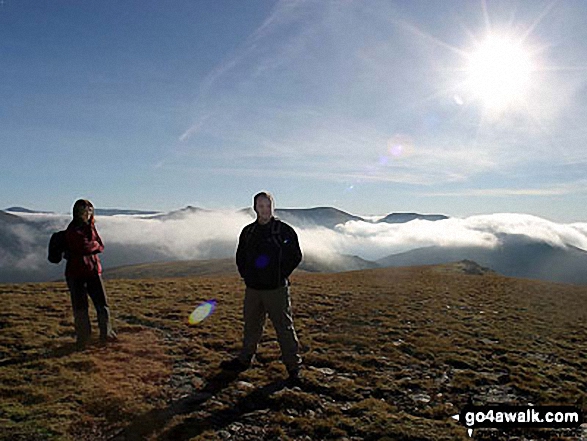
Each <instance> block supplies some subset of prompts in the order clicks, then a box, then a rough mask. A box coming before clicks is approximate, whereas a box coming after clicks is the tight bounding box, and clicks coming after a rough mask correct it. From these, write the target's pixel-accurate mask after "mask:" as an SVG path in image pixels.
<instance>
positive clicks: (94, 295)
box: [66, 275, 112, 344]
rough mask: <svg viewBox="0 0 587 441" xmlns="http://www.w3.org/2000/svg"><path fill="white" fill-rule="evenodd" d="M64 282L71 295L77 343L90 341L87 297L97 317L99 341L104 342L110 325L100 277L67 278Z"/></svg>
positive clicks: (110, 329)
mask: <svg viewBox="0 0 587 441" xmlns="http://www.w3.org/2000/svg"><path fill="white" fill-rule="evenodd" d="M66 281H67V286H68V287H69V292H70V294H71V306H72V307H73V322H74V325H75V335H76V338H77V342H78V343H79V344H85V343H86V342H87V341H88V340H89V339H90V334H91V326H90V316H89V314H88V296H90V298H91V299H92V303H93V304H94V307H95V308H96V313H97V315H98V328H99V329H100V339H101V340H105V339H106V338H107V337H108V336H109V335H110V334H111V333H112V324H111V322H110V309H109V307H108V302H107V300H106V291H105V290H104V283H103V282H102V277H101V276H99V275H95V276H92V277H81V278H78V277H75V278H74V277H67V278H66Z"/></svg>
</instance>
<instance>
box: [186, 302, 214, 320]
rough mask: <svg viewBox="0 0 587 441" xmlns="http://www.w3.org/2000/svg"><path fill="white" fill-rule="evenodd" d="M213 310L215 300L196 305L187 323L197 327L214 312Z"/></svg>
mask: <svg viewBox="0 0 587 441" xmlns="http://www.w3.org/2000/svg"><path fill="white" fill-rule="evenodd" d="M214 308H216V300H209V301H207V302H204V303H202V304H201V305H198V307H197V308H196V309H194V311H193V312H192V313H191V314H190V316H189V318H188V323H189V324H190V325H197V324H198V323H200V322H201V321H203V320H204V319H206V317H208V316H209V315H210V314H212V313H213V312H214Z"/></svg>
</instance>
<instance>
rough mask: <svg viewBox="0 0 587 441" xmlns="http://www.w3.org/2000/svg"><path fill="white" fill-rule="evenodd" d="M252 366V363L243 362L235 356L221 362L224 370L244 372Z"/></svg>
mask: <svg viewBox="0 0 587 441" xmlns="http://www.w3.org/2000/svg"><path fill="white" fill-rule="evenodd" d="M250 367H251V364H250V363H243V362H242V361H241V360H240V359H239V358H233V359H232V360H224V361H223V362H222V363H220V368H221V369H222V370H225V371H232V372H243V371H246V370H247V369H248V368H250Z"/></svg>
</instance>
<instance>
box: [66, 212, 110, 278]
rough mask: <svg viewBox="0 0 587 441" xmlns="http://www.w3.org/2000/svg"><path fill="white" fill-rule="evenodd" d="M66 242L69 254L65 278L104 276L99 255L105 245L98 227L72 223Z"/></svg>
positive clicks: (68, 229)
mask: <svg viewBox="0 0 587 441" xmlns="http://www.w3.org/2000/svg"><path fill="white" fill-rule="evenodd" d="M65 240H66V242H67V254H68V256H67V257H68V259H67V265H66V266H65V277H92V276H95V275H99V274H102V265H101V264H100V258H99V257H98V253H101V252H102V251H104V244H103V243H102V239H101V238H100V235H99V234H98V231H97V230H96V227H94V226H91V225H89V224H86V225H80V224H78V223H76V222H74V221H72V222H71V223H70V224H69V226H68V227H67V231H66V233H65Z"/></svg>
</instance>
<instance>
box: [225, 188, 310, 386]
mask: <svg viewBox="0 0 587 441" xmlns="http://www.w3.org/2000/svg"><path fill="white" fill-rule="evenodd" d="M253 208H254V210H255V213H257V220H256V221H255V222H253V223H252V224H249V225H247V226H246V227H245V228H243V230H242V232H241V234H240V237H239V241H238V247H237V251H236V264H237V267H238V271H239V273H240V275H241V277H242V278H243V279H244V282H245V285H246V289H245V302H244V308H243V315H244V336H243V348H242V350H241V352H240V354H239V356H238V357H237V358H235V359H233V360H231V361H228V362H224V363H222V365H221V366H222V367H223V368H225V369H229V370H234V371H244V370H246V369H248V368H249V366H250V365H251V363H252V361H253V357H254V355H255V353H256V351H257V345H258V344H259V341H260V340H261V336H262V334H263V328H264V327H265V320H266V317H267V315H269V318H270V319H271V322H272V323H273V327H274V328H275V331H276V333H277V339H278V341H279V346H280V348H281V356H282V360H283V363H284V364H285V367H286V368H287V371H288V374H289V378H288V379H289V381H290V382H295V381H297V380H298V379H299V372H300V366H301V363H302V359H301V358H300V356H299V354H298V352H299V343H298V338H297V335H296V331H295V329H294V326H293V317H292V311H291V298H290V292H289V285H290V283H289V279H288V278H289V276H290V275H291V273H292V272H293V270H294V269H295V268H296V267H297V266H298V265H299V264H300V262H301V260H302V251H301V250H300V246H299V243H298V237H297V235H296V233H295V231H294V230H293V228H292V227H290V226H289V225H287V224H286V223H285V222H282V221H280V220H279V219H276V218H275V217H274V216H273V210H274V199H273V196H272V195H271V194H270V193H267V192H261V193H258V194H256V195H255V197H254V198H253Z"/></svg>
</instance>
